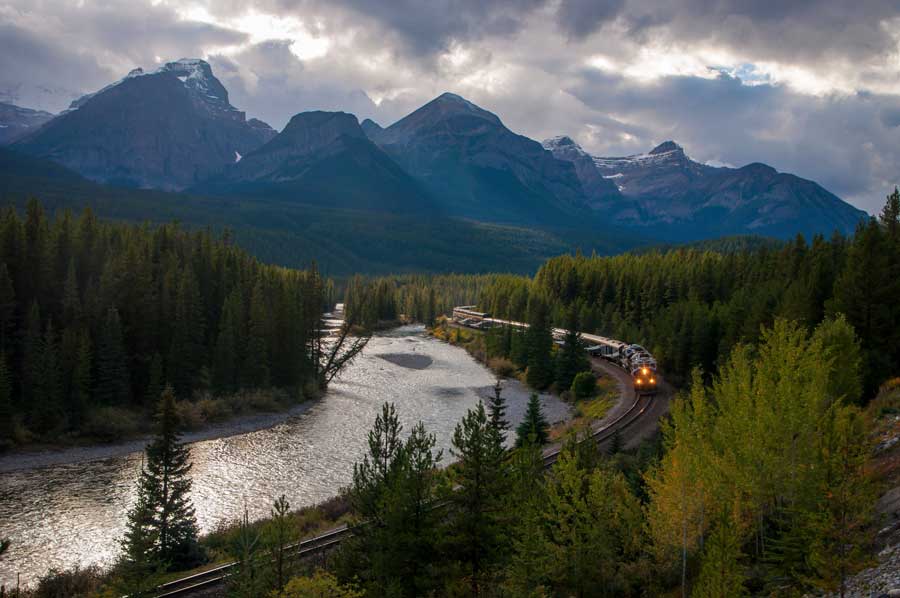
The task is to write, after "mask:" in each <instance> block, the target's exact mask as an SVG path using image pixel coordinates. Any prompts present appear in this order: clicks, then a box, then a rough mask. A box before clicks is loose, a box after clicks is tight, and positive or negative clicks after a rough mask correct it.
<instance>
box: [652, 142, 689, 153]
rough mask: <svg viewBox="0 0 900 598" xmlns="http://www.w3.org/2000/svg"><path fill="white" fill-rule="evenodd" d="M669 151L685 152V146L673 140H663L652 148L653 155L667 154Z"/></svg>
mask: <svg viewBox="0 0 900 598" xmlns="http://www.w3.org/2000/svg"><path fill="white" fill-rule="evenodd" d="M669 152H681V153H684V148H683V147H681V146H680V145H678V144H677V143H675V142H674V141H672V140H669V141H663V142H662V143H660V144H659V145H657V146H656V147H654V148H653V149H652V150H650V154H649V155H651V156H658V155H659V154H667V153H669Z"/></svg>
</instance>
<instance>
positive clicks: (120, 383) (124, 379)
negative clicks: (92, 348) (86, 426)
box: [96, 307, 131, 406]
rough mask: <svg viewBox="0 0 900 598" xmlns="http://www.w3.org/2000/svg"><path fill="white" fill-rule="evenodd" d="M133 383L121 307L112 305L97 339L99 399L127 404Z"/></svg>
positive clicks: (97, 394)
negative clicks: (129, 369)
mask: <svg viewBox="0 0 900 598" xmlns="http://www.w3.org/2000/svg"><path fill="white" fill-rule="evenodd" d="M130 394H131V384H130V382H129V375H128V363H127V356H126V354H125V341H124V339H123V337H122V321H121V320H120V319H119V310H117V309H116V308H115V307H111V308H109V310H108V311H107V312H106V318H105V320H104V322H103V328H102V329H101V331H100V340H99V342H98V343H97V391H96V396H97V401H98V402H100V403H101V404H103V405H118V406H124V405H127V404H128V399H129V396H130Z"/></svg>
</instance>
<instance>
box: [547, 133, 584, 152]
mask: <svg viewBox="0 0 900 598" xmlns="http://www.w3.org/2000/svg"><path fill="white" fill-rule="evenodd" d="M541 145H543V146H544V148H545V149H548V150H550V151H553V150H554V149H557V148H564V147H574V148H578V149H579V150H580V149H581V146H580V145H578V144H577V143H575V141H574V140H573V139H572V138H571V137H569V136H568V135H557V136H556V137H551V138H550V139H544V140H543V141H542V142H541ZM582 151H583V150H582Z"/></svg>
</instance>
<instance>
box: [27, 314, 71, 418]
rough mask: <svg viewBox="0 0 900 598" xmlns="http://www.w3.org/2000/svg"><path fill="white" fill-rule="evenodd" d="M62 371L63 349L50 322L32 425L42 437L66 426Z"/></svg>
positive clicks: (35, 389)
mask: <svg viewBox="0 0 900 598" xmlns="http://www.w3.org/2000/svg"><path fill="white" fill-rule="evenodd" d="M62 389H63V387H62V368H61V366H60V362H59V347H58V345H57V341H56V332H55V331H54V330H53V322H52V321H49V320H48V322H47V329H46V332H45V333H44V338H43V339H42V341H41V344H40V348H39V353H38V357H37V368H36V371H35V379H34V387H33V398H32V400H33V401H34V403H33V404H32V412H31V417H30V421H31V425H32V427H33V429H34V430H35V431H36V432H38V433H41V434H46V433H48V432H52V431H54V430H56V429H58V428H59V427H60V426H61V425H63V423H64V421H65V417H64V414H63V409H62Z"/></svg>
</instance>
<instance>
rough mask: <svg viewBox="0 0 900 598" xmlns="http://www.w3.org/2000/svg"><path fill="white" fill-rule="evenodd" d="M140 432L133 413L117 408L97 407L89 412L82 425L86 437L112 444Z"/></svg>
mask: <svg viewBox="0 0 900 598" xmlns="http://www.w3.org/2000/svg"><path fill="white" fill-rule="evenodd" d="M139 431H140V426H139V425H138V420H137V417H136V416H135V414H134V413H131V412H129V411H126V410H125V409H120V408H119V407H99V408H97V409H94V410H93V411H91V412H90V413H89V414H88V416H87V421H86V422H85V425H84V432H85V434H86V435H87V436H90V437H92V438H96V439H97V440H100V441H102V442H113V441H115V440H120V439H122V438H126V437H128V436H133V435H135V434H137V433H138V432H139Z"/></svg>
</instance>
